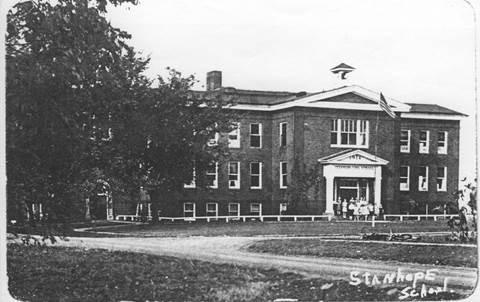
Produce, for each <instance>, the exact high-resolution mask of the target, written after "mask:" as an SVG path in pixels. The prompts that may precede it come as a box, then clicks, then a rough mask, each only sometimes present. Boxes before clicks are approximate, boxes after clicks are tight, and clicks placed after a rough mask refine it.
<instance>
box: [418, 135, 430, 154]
mask: <svg viewBox="0 0 480 302" xmlns="http://www.w3.org/2000/svg"><path fill="white" fill-rule="evenodd" d="M422 132H426V133H427V138H426V139H427V140H426V141H424V140H421V139H420V137H421V133H422ZM423 144H425V146H423ZM429 149H430V131H429V130H420V132H419V135H418V153H421V154H428V153H429Z"/></svg>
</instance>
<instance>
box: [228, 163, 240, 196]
mask: <svg viewBox="0 0 480 302" xmlns="http://www.w3.org/2000/svg"><path fill="white" fill-rule="evenodd" d="M228 187H229V188H230V189H240V162H229V163H228Z"/></svg>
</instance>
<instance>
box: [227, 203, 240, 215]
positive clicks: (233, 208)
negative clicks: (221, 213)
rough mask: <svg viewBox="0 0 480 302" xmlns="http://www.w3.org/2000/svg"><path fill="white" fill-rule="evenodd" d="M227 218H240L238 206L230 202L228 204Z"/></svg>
mask: <svg viewBox="0 0 480 302" xmlns="http://www.w3.org/2000/svg"><path fill="white" fill-rule="evenodd" d="M228 216H240V204H239V203H236V202H231V203H229V204H228Z"/></svg>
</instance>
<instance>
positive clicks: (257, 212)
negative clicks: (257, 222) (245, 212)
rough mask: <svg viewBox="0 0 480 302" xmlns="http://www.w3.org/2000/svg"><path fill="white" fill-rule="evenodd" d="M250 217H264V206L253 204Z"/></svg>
mask: <svg viewBox="0 0 480 302" xmlns="http://www.w3.org/2000/svg"><path fill="white" fill-rule="evenodd" d="M250 215H258V216H262V204H261V203H251V204H250Z"/></svg>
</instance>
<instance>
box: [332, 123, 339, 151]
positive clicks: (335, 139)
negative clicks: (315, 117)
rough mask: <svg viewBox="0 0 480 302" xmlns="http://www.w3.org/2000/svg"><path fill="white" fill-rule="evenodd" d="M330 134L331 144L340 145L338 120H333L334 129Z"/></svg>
mask: <svg viewBox="0 0 480 302" xmlns="http://www.w3.org/2000/svg"><path fill="white" fill-rule="evenodd" d="M330 130H331V132H330V144H331V145H338V135H339V133H338V120H332V127H331V129H330Z"/></svg>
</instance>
